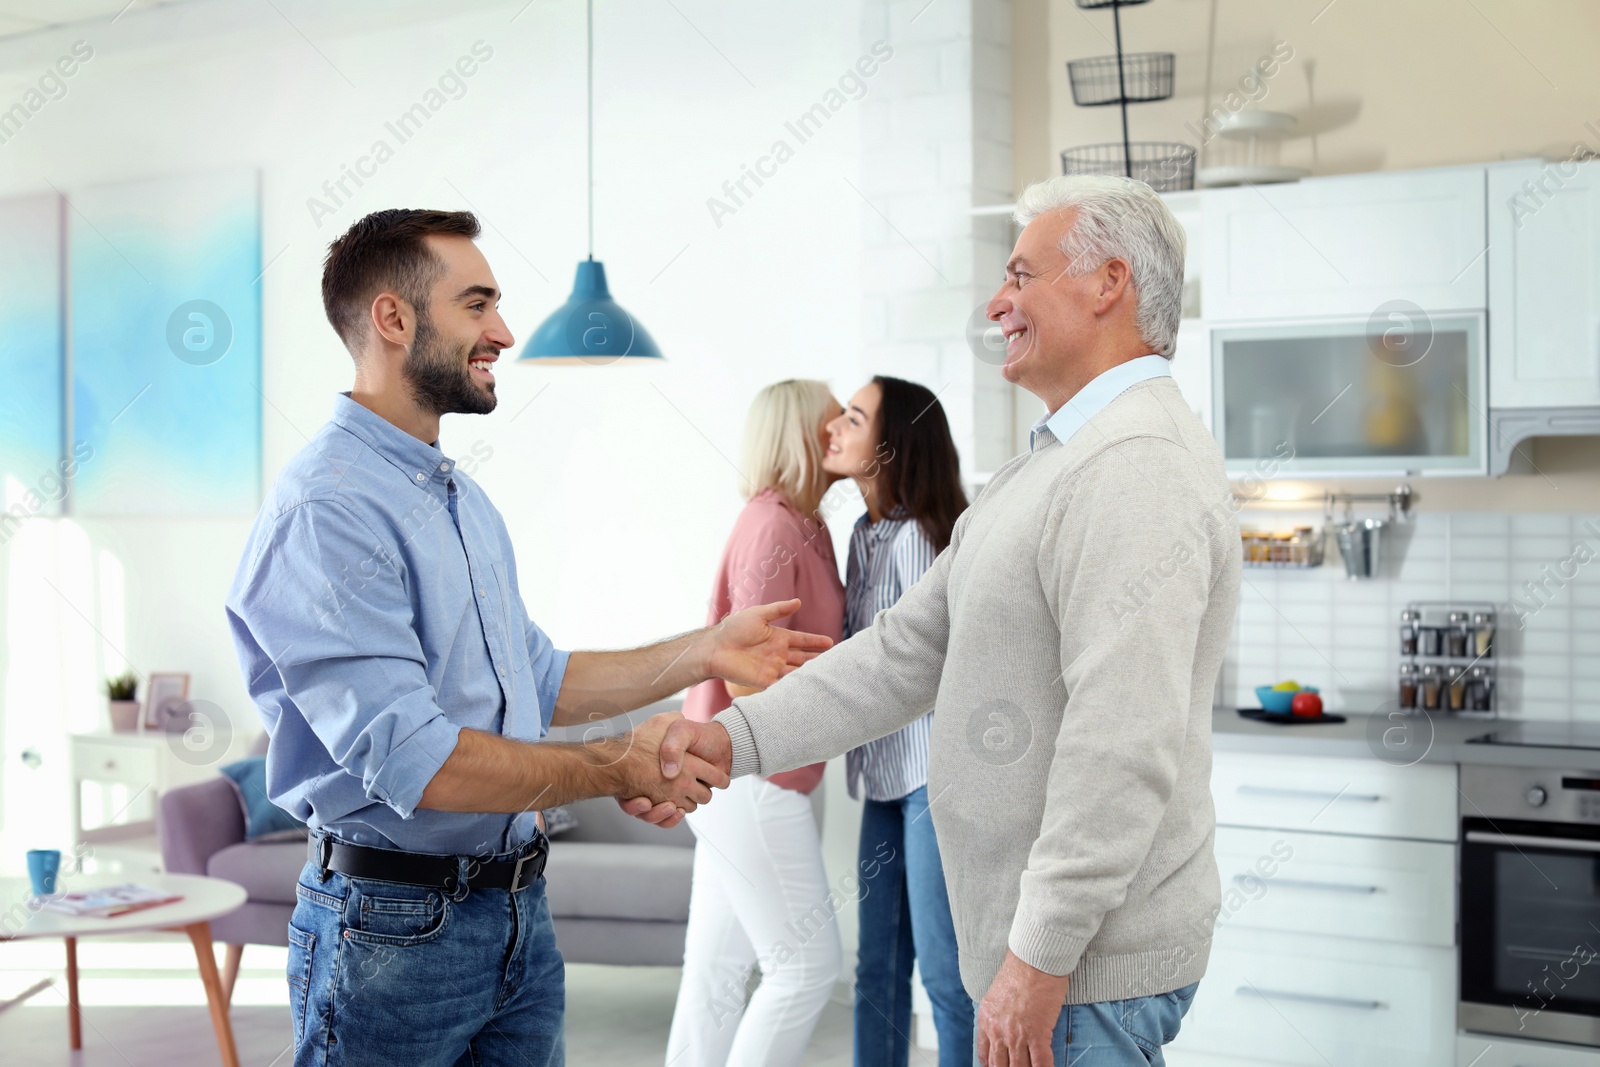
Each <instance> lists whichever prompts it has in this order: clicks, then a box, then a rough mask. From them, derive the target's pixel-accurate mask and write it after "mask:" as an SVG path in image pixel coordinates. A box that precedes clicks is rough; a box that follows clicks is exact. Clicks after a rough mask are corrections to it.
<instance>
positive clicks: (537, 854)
mask: <svg viewBox="0 0 1600 1067" xmlns="http://www.w3.org/2000/svg"><path fill="white" fill-rule="evenodd" d="M546 854H547V853H546V851H545V849H544V847H542V846H540V845H538V844H537V843H534V846H533V847H532V848H529V849H527V850H526V851H524V852H523V853H522V854H521V855H519V856H518V857H517V863H516V866H515V867H513V868H512V869H511V891H512V892H513V893H520V892H522V891H523V890H524V889H526V888H528V886H530V885H532V884H533V883H534V882H536V881H538V880H539V876H540V875H542V874H544V860H545V856H546ZM535 859H536V860H538V861H539V865H538V869H537V870H535V871H534V872H533V877H532V878H530V879H528V880H527V881H526V882H524V881H523V880H522V868H523V865H524V864H526V863H527V862H528V861H529V860H535Z"/></svg>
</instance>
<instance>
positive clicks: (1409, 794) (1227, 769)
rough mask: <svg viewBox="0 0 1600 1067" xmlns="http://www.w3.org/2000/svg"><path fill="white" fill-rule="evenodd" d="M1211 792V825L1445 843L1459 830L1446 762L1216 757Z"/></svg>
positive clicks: (1453, 777)
mask: <svg viewBox="0 0 1600 1067" xmlns="http://www.w3.org/2000/svg"><path fill="white" fill-rule="evenodd" d="M1211 795H1212V798H1213V800H1214V801H1215V803H1216V806H1217V825H1218V826H1247V827H1257V828H1261V829H1268V830H1304V831H1310V832H1315V833H1322V834H1358V835H1363V836H1367V837H1403V838H1413V839H1418V840H1424V841H1448V842H1451V843H1454V842H1455V840H1456V836H1457V833H1458V829H1459V828H1458V827H1457V825H1456V817H1457V814H1456V795H1457V794H1456V768H1455V767H1454V766H1453V765H1448V764H1440V763H1419V764H1417V765H1416V766H1414V767H1395V766H1391V765H1390V764H1387V763H1384V762H1382V761H1380V760H1360V759H1342V758H1339V757H1326V756H1282V755H1276V756H1272V757H1270V758H1269V757H1262V756H1256V755H1252V754H1249V753H1243V752H1218V753H1217V754H1216V756H1215V762H1214V763H1213V765H1212V770H1211Z"/></svg>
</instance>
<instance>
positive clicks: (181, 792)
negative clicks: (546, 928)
mask: <svg viewBox="0 0 1600 1067" xmlns="http://www.w3.org/2000/svg"><path fill="white" fill-rule="evenodd" d="M676 706H677V702H676V701H674V702H673V703H671V704H656V705H652V706H651V707H649V708H643V709H640V710H639V711H636V712H633V713H632V714H631V715H629V716H626V717H619V718H617V719H614V720H612V721H611V722H608V723H605V724H603V726H604V727H605V728H607V732H615V731H616V730H619V729H627V728H628V722H629V721H632V722H640V721H643V720H644V719H645V718H648V717H649V716H650V715H653V714H656V713H658V712H661V711H666V710H670V709H672V708H675V707H676ZM586 729H592V728H586ZM579 739H580V735H579V732H578V731H577V729H576V728H569V729H567V730H560V729H558V730H553V731H551V740H556V741H560V740H579ZM265 751H266V736H265V735H262V737H261V738H260V739H259V740H258V741H257V742H256V745H255V746H254V747H252V749H251V753H252V754H253V755H259V754H261V753H263V752H265ZM572 811H573V813H574V814H575V815H576V816H577V819H578V826H577V827H576V828H575V829H573V830H569V831H568V832H567V833H565V834H563V835H561V836H559V837H557V838H556V839H555V840H554V841H552V842H551V848H550V864H549V867H548V870H547V882H546V885H547V891H548V893H549V897H550V914H551V917H552V918H553V920H554V922H555V928H556V940H557V943H558V944H559V945H560V947H561V952H562V954H563V955H564V956H565V957H566V959H567V962H569V963H609V964H628V965H645V966H649V965H670V966H676V965H677V964H680V963H682V962H683V937H684V930H685V927H686V924H687V922H688V918H689V880H690V874H691V869H692V866H693V861H694V835H693V834H692V833H691V832H690V830H689V828H688V827H687V826H678V827H675V828H674V829H671V830H659V829H657V828H656V827H653V826H648V825H646V824H644V823H642V822H640V821H638V820H637V819H634V818H631V817H630V816H627V815H624V814H623V813H622V811H621V809H620V808H618V807H617V804H616V802H615V801H613V800H610V799H607V798H604V797H602V798H599V799H595V800H586V801H581V802H579V803H577V804H575V805H573V806H572ZM156 824H157V833H158V835H159V837H160V841H161V855H162V858H163V860H164V862H165V864H166V869H167V870H168V871H171V872H173V873H178V874H208V875H211V876H212V877H214V878H225V879H227V880H228V881H230V882H237V883H238V884H239V885H242V886H244V888H245V891H246V893H247V894H248V896H247V898H246V901H245V903H244V904H243V905H242V906H241V907H240V908H239V909H238V910H237V911H235V912H232V913H230V914H228V915H224V916H222V917H221V918H218V919H213V920H212V922H211V934H212V937H213V939H215V940H216V941H220V942H223V943H224V944H226V945H227V946H228V950H227V960H226V966H225V968H224V976H223V983H224V987H225V988H226V990H227V991H228V992H229V993H231V992H232V989H233V982H234V979H235V977H236V976H237V974H238V971H239V964H240V960H241V958H242V955H243V952H244V946H245V945H279V946H286V945H288V943H289V941H288V932H287V931H288V926H289V914H290V912H292V911H293V910H294V902H295V893H294V887H295V882H296V880H297V879H298V878H299V875H300V868H301V866H302V865H303V864H304V863H305V856H306V846H305V843H304V842H303V841H295V842H270V843H260V842H247V841H246V840H245V837H244V815H243V813H242V812H241V811H240V810H239V802H238V799H237V796H236V795H235V793H234V791H233V786H232V785H230V784H229V783H228V781H227V779H225V778H223V777H222V776H221V775H218V776H216V777H215V778H211V779H208V780H206V781H204V782H200V783H198V784H195V785H190V786H183V787H181V788H178V789H171V790H168V791H167V792H165V793H163V794H162V796H161V799H160V805H159V810H158V813H157V820H156Z"/></svg>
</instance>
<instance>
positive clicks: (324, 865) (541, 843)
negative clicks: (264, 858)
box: [308, 834, 550, 894]
mask: <svg viewBox="0 0 1600 1067" xmlns="http://www.w3.org/2000/svg"><path fill="white" fill-rule="evenodd" d="M308 851H309V853H310V856H309V858H310V860H311V862H312V863H315V864H316V865H317V866H318V867H319V868H320V869H321V870H322V871H324V872H327V871H338V872H339V873H340V874H344V875H348V876H350V877H351V878H372V879H375V880H377V881H380V882H399V883H401V884H402V885H421V886H430V887H433V888H437V889H442V890H444V891H445V892H447V893H451V894H456V893H460V892H462V889H463V887H462V886H461V885H460V874H461V865H460V863H459V862H458V861H459V859H460V857H457V856H440V855H433V854H430V853H425V852H400V851H398V850H396V849H389V848H370V847H368V846H366V845H352V844H349V843H348V842H345V841H340V840H339V839H337V838H335V837H333V836H332V835H330V834H322V835H320V836H314V837H312V838H311V841H310V848H309V850H308ZM549 856H550V843H549V841H548V840H547V839H546V838H545V837H544V835H542V834H541V835H540V836H538V837H536V838H534V839H533V840H532V841H529V842H528V843H527V844H526V845H524V846H522V848H521V849H520V850H519V851H518V853H517V854H516V855H515V856H513V857H511V858H508V859H499V860H480V859H476V858H474V857H472V856H468V857H466V859H467V884H466V887H465V888H466V889H509V890H511V892H513V893H516V892H520V891H521V890H523V889H526V888H528V887H529V886H530V885H532V884H533V883H534V882H537V881H538V880H539V879H540V878H541V877H542V876H543V875H544V865H545V861H546V860H547V859H548V858H549ZM324 877H326V874H324Z"/></svg>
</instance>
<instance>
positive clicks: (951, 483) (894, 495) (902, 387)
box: [872, 374, 967, 552]
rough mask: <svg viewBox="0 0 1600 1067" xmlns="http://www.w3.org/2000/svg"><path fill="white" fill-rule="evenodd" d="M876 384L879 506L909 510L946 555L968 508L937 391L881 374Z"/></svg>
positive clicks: (956, 457) (935, 546) (930, 539)
mask: <svg viewBox="0 0 1600 1067" xmlns="http://www.w3.org/2000/svg"><path fill="white" fill-rule="evenodd" d="M872 383H873V384H874V385H876V386H877V387H878V393H879V400H878V419H877V423H878V426H877V429H878V452H879V458H880V460H881V463H882V465H881V467H880V468H879V470H878V475H877V478H876V479H875V484H874V488H875V489H876V490H877V493H878V503H879V504H880V505H882V507H883V508H884V510H885V511H889V510H891V509H893V508H894V507H896V506H900V507H903V508H905V509H906V511H908V512H910V517H911V518H913V519H915V520H916V522H917V525H918V526H920V527H922V535H923V536H924V537H926V538H927V539H928V540H929V541H930V542H931V543H932V544H933V547H934V550H935V551H937V552H943V551H944V550H945V549H946V548H947V547H949V545H950V535H951V533H952V532H953V531H954V530H955V525H956V520H957V519H959V518H960V517H961V513H962V512H963V511H965V510H966V509H967V494H966V491H965V490H963V489H962V488H961V457H960V456H959V455H958V454H957V453H956V443H955V441H954V440H953V439H952V438H951V436H950V423H949V422H948V421H947V420H946V419H945V417H944V407H943V405H941V404H940V403H939V397H938V396H937V395H936V394H935V393H934V392H933V391H932V390H930V389H929V388H927V387H926V386H923V385H918V384H917V383H916V382H908V381H906V380H905V379H903V378H890V377H888V376H887V375H883V374H880V375H878V376H877V377H875V378H873V379H872Z"/></svg>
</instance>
